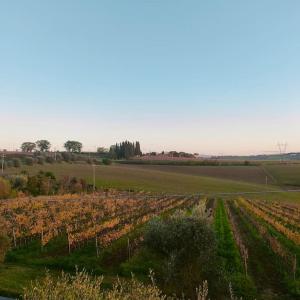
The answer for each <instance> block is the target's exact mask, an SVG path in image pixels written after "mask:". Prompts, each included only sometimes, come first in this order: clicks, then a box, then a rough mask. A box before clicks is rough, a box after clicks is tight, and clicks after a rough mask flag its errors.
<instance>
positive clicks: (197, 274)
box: [144, 213, 227, 298]
mask: <svg viewBox="0 0 300 300" xmlns="http://www.w3.org/2000/svg"><path fill="white" fill-rule="evenodd" d="M144 242H145V245H146V247H147V248H148V249H149V250H150V251H152V252H153V253H156V254H157V255H158V256H159V257H162V258H163V260H164V262H165V263H164V265H162V272H161V273H162V274H158V275H159V277H161V278H159V279H160V280H159V283H160V286H162V290H163V291H164V292H165V293H167V294H173V293H176V295H178V296H180V295H181V294H182V292H183V291H184V293H185V296H187V297H189V298H194V295H195V290H196V288H197V287H198V286H199V284H201V283H202V282H204V281H205V280H207V281H208V285H209V286H210V287H211V294H210V296H211V297H213V298H216V295H217V294H219V295H220V294H222V293H223V292H224V291H225V290H227V286H226V284H225V281H224V278H223V273H222V268H221V262H220V260H219V258H218V256H217V244H216V240H215V235H214V231H213V229H212V227H211V225H210V224H209V222H208V221H207V220H206V219H205V218H199V217H194V216H186V215H185V214H182V213H177V214H174V215H173V216H172V217H170V218H167V219H163V218H156V219H153V220H152V221H150V222H149V225H148V226H147V228H146V232H145V236H144Z"/></svg>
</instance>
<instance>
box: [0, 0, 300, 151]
mask: <svg viewBox="0 0 300 300" xmlns="http://www.w3.org/2000/svg"><path fill="white" fill-rule="evenodd" d="M0 104H1V108H0V109H1V127H0V148H8V149H12V148H16V147H18V146H19V145H20V143H21V142H22V141H25V140H26V141H27V140H28V141H30V140H32V141H35V140H37V139H40V138H46V139H49V140H50V141H51V142H52V144H53V145H54V146H55V147H57V148H60V147H61V146H62V144H63V142H64V141H65V140H66V139H77V140H80V141H82V142H83V144H84V145H85V149H86V150H92V149H95V147H96V146H101V145H103V146H109V145H110V144H113V143H115V142H116V141H120V140H122V139H129V140H140V141H141V144H142V148H143V150H144V151H148V150H172V149H175V150H185V151H193V152H194V151H196V152H199V153H203V154H220V153H223V154H230V153H232V154H244V153H258V152H264V151H272V150H276V144H277V142H278V141H282V142H287V143H288V150H290V151H300V115H299V114H300V1H299V0H285V1H282V0H252V1H240V0H236V1H231V0H222V1H221V0H214V1H199V0H197V1H188V0H187V1H179V0H178V1H176V0H169V1H167V0H161V1H159V0H156V1H154V0H153V1H143V0H136V1H130V0H126V1H121V0H119V1H109V0H107V1H101V0H94V1H92V0H89V1H83V0H81V1H77V0H72V1H71V0H70V1H66V0H56V1H55V0H51V1H50V0H48V1H46V0H45V1H40V0H36V1H30V0H26V1H22V0H19V1H15V0H6V1H5V0H2V1H1V2H0Z"/></svg>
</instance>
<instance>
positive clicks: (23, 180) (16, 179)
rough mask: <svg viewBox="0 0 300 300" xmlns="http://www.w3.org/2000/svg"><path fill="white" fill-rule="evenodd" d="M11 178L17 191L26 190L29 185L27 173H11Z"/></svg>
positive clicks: (12, 184)
mask: <svg viewBox="0 0 300 300" xmlns="http://www.w3.org/2000/svg"><path fill="white" fill-rule="evenodd" d="M9 180H10V183H11V186H12V188H13V189H15V190H17V191H24V190H25V189H26V187H27V182H28V178H27V176H26V175H22V174H20V175H11V176H10V177H9Z"/></svg>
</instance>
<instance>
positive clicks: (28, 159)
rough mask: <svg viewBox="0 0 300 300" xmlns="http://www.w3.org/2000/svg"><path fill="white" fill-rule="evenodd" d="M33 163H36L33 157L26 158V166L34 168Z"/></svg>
mask: <svg viewBox="0 0 300 300" xmlns="http://www.w3.org/2000/svg"><path fill="white" fill-rule="evenodd" d="M33 163H34V159H33V158H32V157H26V158H25V164H26V165H27V166H32V165H33Z"/></svg>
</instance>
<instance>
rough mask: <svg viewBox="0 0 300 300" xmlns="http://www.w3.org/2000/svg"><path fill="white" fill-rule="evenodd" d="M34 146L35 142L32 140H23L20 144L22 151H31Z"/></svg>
mask: <svg viewBox="0 0 300 300" xmlns="http://www.w3.org/2000/svg"><path fill="white" fill-rule="evenodd" d="M35 148H36V144H35V143H33V142H24V143H23V144H22V145H21V149H22V151H23V152H32V151H33V150H34V149H35Z"/></svg>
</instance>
